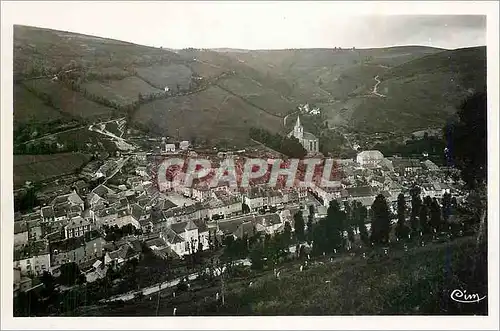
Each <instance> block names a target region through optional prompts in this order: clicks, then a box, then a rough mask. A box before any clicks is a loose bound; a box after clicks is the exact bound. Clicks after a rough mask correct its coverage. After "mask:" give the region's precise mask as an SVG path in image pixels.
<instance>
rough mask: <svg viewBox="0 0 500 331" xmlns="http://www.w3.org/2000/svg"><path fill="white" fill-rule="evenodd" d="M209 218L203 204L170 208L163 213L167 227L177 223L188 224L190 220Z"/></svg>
mask: <svg viewBox="0 0 500 331" xmlns="http://www.w3.org/2000/svg"><path fill="white" fill-rule="evenodd" d="M205 217H208V209H207V207H206V206H205V205H203V204H201V203H195V204H192V205H189V206H179V207H174V208H170V209H169V210H166V211H164V212H163V218H164V219H165V221H166V223H167V225H170V224H173V223H176V222H186V221H190V220H196V219H202V218H205Z"/></svg>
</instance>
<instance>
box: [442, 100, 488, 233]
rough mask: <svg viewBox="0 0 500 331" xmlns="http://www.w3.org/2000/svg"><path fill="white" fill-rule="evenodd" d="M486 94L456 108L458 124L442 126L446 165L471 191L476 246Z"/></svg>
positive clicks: (482, 209)
mask: <svg viewBox="0 0 500 331" xmlns="http://www.w3.org/2000/svg"><path fill="white" fill-rule="evenodd" d="M486 105H487V94H486V91H484V92H477V93H475V94H474V95H472V96H470V97H469V98H467V99H466V100H465V101H464V102H463V103H462V104H461V105H460V107H459V110H458V113H457V115H458V121H455V122H452V123H448V124H447V125H446V126H445V139H446V143H447V146H446V152H447V153H446V156H447V161H448V165H450V166H453V167H456V168H458V169H459V170H460V174H461V177H462V179H463V180H464V182H465V184H466V187H467V188H468V189H470V190H471V191H472V195H473V197H472V199H471V201H470V208H471V209H472V212H473V215H474V217H475V218H476V219H477V220H479V221H480V231H479V234H480V235H479V236H478V243H479V239H480V238H481V237H484V234H485V233H486V227H487V218H486V209H487V208H486V203H487V193H486V184H487V153H488V151H487V134H486V133H487V132H486V125H487V123H486V120H487V106H486Z"/></svg>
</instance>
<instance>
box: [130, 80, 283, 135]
mask: <svg viewBox="0 0 500 331" xmlns="http://www.w3.org/2000/svg"><path fill="white" fill-rule="evenodd" d="M133 120H134V121H136V122H139V123H142V124H145V125H149V126H150V127H152V128H154V129H155V130H156V131H158V132H162V134H163V135H165V136H166V135H170V136H172V137H175V136H176V135H177V130H179V135H180V137H181V138H184V139H190V140H192V139H193V138H196V139H206V140H210V141H217V140H221V139H227V140H229V141H232V142H234V143H238V144H240V143H246V142H247V140H248V130H249V128H250V127H253V126H257V127H263V128H266V129H268V130H271V131H276V130H279V129H281V119H280V118H278V117H275V116H271V115H269V114H267V113H265V112H263V111H262V110H260V109H258V108H255V107H252V106H250V105H249V104H247V103H245V102H244V101H242V100H241V99H240V98H238V97H235V96H233V95H231V94H229V93H227V92H226V91H224V90H222V89H220V88H218V87H210V88H208V89H207V90H205V91H202V92H199V93H196V94H193V95H188V96H181V97H175V98H168V99H163V100H157V101H154V102H151V103H148V104H146V105H143V106H141V108H140V109H139V110H138V111H137V112H136V114H135V118H134V119H133Z"/></svg>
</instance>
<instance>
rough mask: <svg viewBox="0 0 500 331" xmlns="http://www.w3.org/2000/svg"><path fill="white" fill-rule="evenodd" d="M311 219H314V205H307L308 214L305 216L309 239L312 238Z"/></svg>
mask: <svg viewBox="0 0 500 331" xmlns="http://www.w3.org/2000/svg"><path fill="white" fill-rule="evenodd" d="M313 220H314V206H313V205H310V206H309V215H308V216H307V238H308V240H309V241H311V240H312V233H313Z"/></svg>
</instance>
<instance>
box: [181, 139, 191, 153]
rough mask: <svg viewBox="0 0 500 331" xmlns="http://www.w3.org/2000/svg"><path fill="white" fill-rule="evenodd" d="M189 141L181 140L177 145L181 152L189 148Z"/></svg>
mask: <svg viewBox="0 0 500 331" xmlns="http://www.w3.org/2000/svg"><path fill="white" fill-rule="evenodd" d="M189 145H190V144H189V141H187V140H183V141H181V142H180V143H179V149H180V150H182V151H185V150H187V149H188V148H189Z"/></svg>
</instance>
